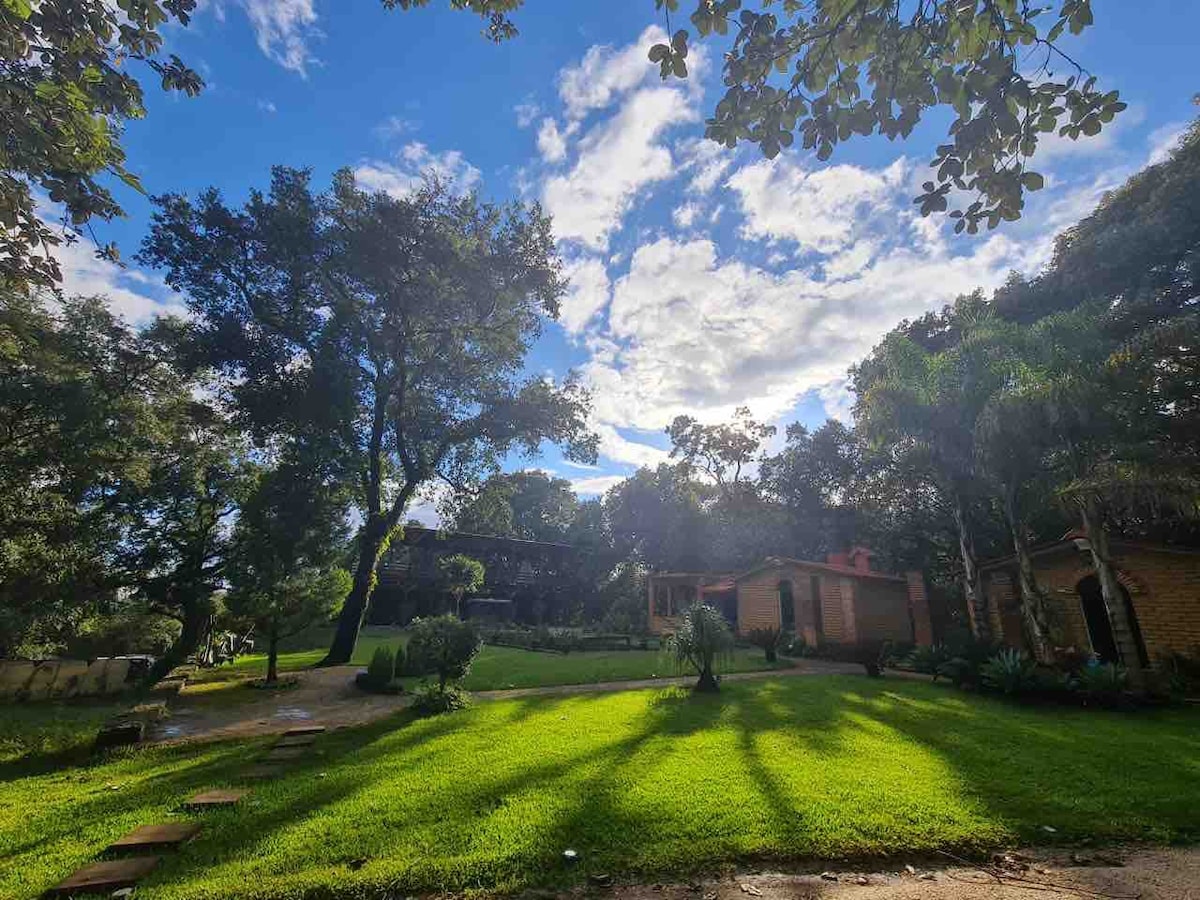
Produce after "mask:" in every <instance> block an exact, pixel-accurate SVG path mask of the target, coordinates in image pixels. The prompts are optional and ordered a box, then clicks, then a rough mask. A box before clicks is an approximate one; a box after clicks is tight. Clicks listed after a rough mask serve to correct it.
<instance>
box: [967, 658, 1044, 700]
mask: <svg viewBox="0 0 1200 900" xmlns="http://www.w3.org/2000/svg"><path fill="white" fill-rule="evenodd" d="M980 677H981V678H982V679H983V683H984V685H985V686H986V687H989V688H992V689H993V690H997V691H1000V692H1001V693H1003V694H1008V695H1010V696H1015V695H1017V694H1026V693H1029V692H1030V691H1033V690H1036V689H1037V686H1038V672H1037V663H1035V662H1034V661H1033V660H1032V659H1030V658H1029V657H1028V656H1026V655H1025V654H1024V653H1022V652H1021V651H1020V650H1016V649H1012V648H1009V649H1007V650H1001V651H1000V652H999V653H997V654H996V655H995V656H993V657H992V658H991V659H989V660H988V661H987V662H986V663H984V665H983V667H982V668H981V669H980Z"/></svg>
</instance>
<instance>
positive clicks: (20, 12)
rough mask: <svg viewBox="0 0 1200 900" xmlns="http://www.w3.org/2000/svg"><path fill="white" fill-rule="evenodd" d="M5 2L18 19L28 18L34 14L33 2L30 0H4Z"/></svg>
mask: <svg viewBox="0 0 1200 900" xmlns="http://www.w3.org/2000/svg"><path fill="white" fill-rule="evenodd" d="M3 3H4V7H5V8H6V9H7V10H8V11H9V12H11V13H12V14H13V15H14V16H16V17H17V18H18V19H22V20H24V19H28V18H29V17H30V16H31V15H32V14H33V4H32V3H30V2H29V0H3Z"/></svg>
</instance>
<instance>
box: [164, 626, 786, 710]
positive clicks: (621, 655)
mask: <svg viewBox="0 0 1200 900" xmlns="http://www.w3.org/2000/svg"><path fill="white" fill-rule="evenodd" d="M330 636H331V635H330V633H328V632H325V631H314V632H311V633H309V634H307V635H304V636H302V637H299V638H297V639H296V640H295V641H293V642H292V646H291V647H290V648H288V649H287V650H285V651H284V652H281V653H280V656H279V670H280V671H281V672H295V671H298V670H301V669H305V668H309V667H311V666H314V665H316V664H317V663H318V662H320V661H321V659H322V658H323V657H324V656H325V650H326V649H327V647H328V644H329V638H330ZM406 641H407V635H406V634H405V633H404V632H403V631H401V630H400V629H395V628H383V627H371V628H364V629H363V632H362V634H361V635H360V636H359V639H358V644H357V646H356V647H355V650H354V657H353V659H352V660H351V662H352V663H353V664H355V665H360V666H365V665H366V664H367V663H368V662H369V661H370V659H371V655H372V654H373V653H374V652H375V650H376V648H378V647H381V646H387V647H396V646H398V645H401V644H404V643H405V642H406ZM789 664H790V663H788V662H787V661H786V660H785V661H782V662H780V663H768V662H767V661H766V658H765V655H764V654H763V651H762V650H758V649H754V648H739V649H737V650H735V651H734V652H733V653H732V654H731V655H730V658H729V659H728V660H727V661H726V665H725V669H724V671H727V672H757V671H762V670H766V669H773V668H779V667H782V666H787V665H789ZM266 671H267V658H266V656H265V655H263V654H250V655H247V656H242V657H239V658H238V659H236V660H235V661H234V662H232V663H228V664H226V665H223V666H218V667H217V668H214V669H204V670H201V671H200V672H197V673H196V675H194V676H193V678H192V680H191V682H192V683H190V684H189V686H188V689H187V690H188V694H189V696H194V695H196V694H199V693H203V692H205V691H206V690H207V691H211V690H212V688H211V685H212V684H213V683H215V682H230V681H239V680H250V679H253V678H262V677H263V676H264V675H265V674H266ZM678 674H680V673H679V672H678V671H676V669H675V667H674V665H673V663H672V660H671V659H670V658H669V657H668V656H667V655H666V654H663V653H661V652H660V651H657V650H608V651H585V652H581V653H566V654H562V653H542V652H537V651H530V650H518V649H515V648H512V647H484V648H483V650H482V651H480V654H479V657H478V658H477V659H476V660H475V663H474V665H473V666H472V668H471V674H470V675H469V676H468V677H467V679H466V681H465V682H464V684H465V686H466V688H467V689H468V690H472V691H490V690H503V689H506V688H527V687H545V686H549V685H559V684H593V683H596V682H601V681H635V680H640V679H649V678H664V677H671V676H675V675H678ZM404 681H406V682H409V683H410V684H406V686H411V685H412V684H415V683H416V679H404Z"/></svg>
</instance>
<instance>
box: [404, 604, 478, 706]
mask: <svg viewBox="0 0 1200 900" xmlns="http://www.w3.org/2000/svg"><path fill="white" fill-rule="evenodd" d="M479 648H480V640H479V632H478V631H476V630H475V626H474V625H473V624H471V623H470V622H464V621H462V620H461V619H459V618H457V617H456V616H435V617H432V618H424V619H414V620H413V623H412V627H411V637H410V638H409V641H408V655H409V658H410V659H411V660H413V662H412V663H411V664H410V665H411V667H413V668H417V669H419V670H420V671H421V672H422V673H423V674H426V675H436V676H437V679H438V689H439V690H441V691H445V689H446V685H447V683H448V682H452V681H459V680H460V679H462V678H465V677H466V676H467V673H468V672H470V671H471V663H472V662H474V660H475V657H476V656H477V655H478V654H479Z"/></svg>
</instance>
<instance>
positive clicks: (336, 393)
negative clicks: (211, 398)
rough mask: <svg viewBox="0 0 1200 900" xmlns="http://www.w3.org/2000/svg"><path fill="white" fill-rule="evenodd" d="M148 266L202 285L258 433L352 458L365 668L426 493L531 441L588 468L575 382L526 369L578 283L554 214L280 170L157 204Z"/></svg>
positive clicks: (230, 376)
mask: <svg viewBox="0 0 1200 900" xmlns="http://www.w3.org/2000/svg"><path fill="white" fill-rule="evenodd" d="M157 203H158V207H159V208H158V212H157V213H156V214H155V217H154V224H153V227H152V230H151V233H150V235H149V237H147V239H146V241H145V243H144V245H143V249H142V253H141V257H140V258H141V259H142V261H143V262H145V263H148V264H151V265H156V266H162V267H164V268H165V269H166V277H167V281H168V283H169V284H171V285H172V286H173V287H175V288H176V289H178V290H181V291H184V292H185V293H186V294H187V299H188V303H189V307H190V309H191V311H192V313H193V315H194V322H193V325H192V330H193V334H192V336H193V340H194V343H195V345H196V347H198V348H199V350H200V353H199V354H198V356H199V358H200V359H202V360H203V361H205V362H207V363H208V364H209V365H211V366H212V367H214V368H215V369H216V370H217V371H219V372H221V373H222V374H223V375H224V376H226V383H225V389H226V391H227V393H228V395H229V400H230V402H231V403H232V404H233V406H234V408H236V409H237V410H238V411H239V413H240V415H241V416H242V417H243V418H244V419H245V421H246V422H247V424H248V425H249V426H250V427H251V428H252V430H253V431H254V432H255V434H256V436H257V437H259V438H260V439H269V438H270V437H271V436H272V435H275V436H278V435H295V434H306V435H312V434H322V435H325V437H326V439H327V440H329V441H330V442H331V443H332V444H334V445H336V450H337V453H338V455H340V456H341V458H343V459H345V460H347V462H348V464H349V465H350V467H351V470H352V472H353V474H354V477H355V481H356V486H357V488H358V490H359V493H360V504H361V513H362V526H361V529H360V532H359V537H358V541H357V557H358V558H357V563H356V566H355V570H354V584H353V587H352V589H351V591H350V594H349V596H348V597H347V598H346V602H345V605H344V606H343V609H342V614H341V617H340V619H339V623H338V629H337V633H336V636H335V638H334V641H333V645H332V647H331V648H330V651H329V654H328V656H327V657H326V662H327V663H328V664H340V663H345V662H347V661H349V659H350V656H351V654H352V653H353V650H354V645H355V642H356V640H357V636H358V631H359V629H360V627H361V624H362V621H363V618H364V616H365V615H366V611H367V606H368V603H369V600H370V597H371V592H372V590H373V588H374V584H375V567H376V564H377V563H378V561H379V557H380V555H381V553H382V552H383V550H384V549H385V548H386V547H387V544H388V541H389V540H390V539H391V536H392V534H393V532H394V531H395V529H396V527H397V525H398V524H399V523H400V522H401V521H402V518H403V515H404V511H405V509H406V508H407V506H408V504H409V501H410V500H411V499H412V497H413V495H414V493H415V492H416V491H417V490H418V489H419V488H420V487H421V486H422V485H425V484H428V483H429V482H431V481H432V480H434V479H439V478H440V479H444V480H446V481H449V482H451V483H454V484H462V483H464V482H466V481H469V480H471V479H473V478H476V477H478V475H479V474H480V473H485V472H487V471H489V470H494V469H496V468H498V464H499V461H500V459H501V458H502V457H503V456H504V455H505V454H507V453H509V452H510V451H514V450H518V449H521V450H523V451H525V452H526V453H529V454H533V453H536V452H537V451H538V449H539V447H540V445H541V443H542V442H543V441H546V440H550V441H556V442H559V443H561V444H563V445H565V446H566V447H567V452H568V455H569V456H570V457H571V458H572V459H580V460H585V461H586V460H591V459H593V458H594V456H595V447H596V442H595V439H594V438H593V437H592V436H590V435H589V434H588V432H587V430H586V427H585V416H586V413H587V409H588V397H587V394H586V392H585V391H584V390H583V389H582V387H581V386H580V385H579V383H578V382H577V381H575V380H574V379H571V378H569V379H568V380H567V381H566V382H565V383H563V384H561V385H559V384H554V383H552V382H551V381H550V380H548V379H546V378H544V377H542V376H540V375H539V376H534V377H529V376H526V375H525V374H524V362H525V355H526V352H527V350H528V348H529V346H530V344H531V343H532V341H533V340H534V339H535V338H536V337H537V336H538V334H539V331H540V328H541V323H542V321H543V317H544V316H550V317H553V316H556V315H557V313H558V308H559V299H560V297H561V295H562V293H563V290H564V282H563V280H562V278H561V276H560V264H559V261H558V258H557V256H556V255H555V251H554V241H553V237H552V235H551V232H550V223H549V220H548V219H547V218H546V217H545V216H544V215H543V214H542V212H541V210H540V209H539V208H538V207H536V206H531V207H526V206H522V205H520V204H512V205H510V206H507V207H504V208H497V207H495V206H491V205H488V204H483V203H481V202H480V201H479V200H478V199H477V198H476V197H474V196H466V197H458V196H454V195H452V194H451V193H450V192H449V191H448V190H447V189H446V188H445V187H444V186H442V185H440V184H437V183H435V182H430V183H428V184H426V185H425V186H424V187H422V188H421V189H420V190H418V191H416V192H415V193H414V194H413V195H411V196H407V197H393V196H389V195H388V194H385V193H369V192H365V191H362V190H360V189H359V188H358V187H357V185H356V184H355V182H354V179H353V176H352V175H351V174H350V173H349V172H340V173H338V174H337V175H336V176H335V178H334V183H333V186H332V188H331V189H330V190H329V191H327V192H325V193H316V192H314V191H313V190H312V187H311V184H310V176H309V173H308V172H306V171H299V170H295V169H286V168H277V169H275V170H274V172H273V176H272V181H271V187H270V190H269V191H268V192H266V193H263V192H261V191H253V192H252V193H251V196H250V199H249V201H248V202H247V203H246V204H245V205H244V206H243V207H242V208H240V209H237V208H231V207H229V206H228V205H227V204H226V203H225V201H224V200H223V199H222V197H221V196H220V194H218V193H217V192H216V191H215V190H210V191H207V192H205V193H203V194H201V195H200V196H199V197H198V198H197V199H196V200H195V201H193V200H191V199H189V198H187V197H183V196H178V195H171V196H166V197H160V198H158V199H157Z"/></svg>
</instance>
